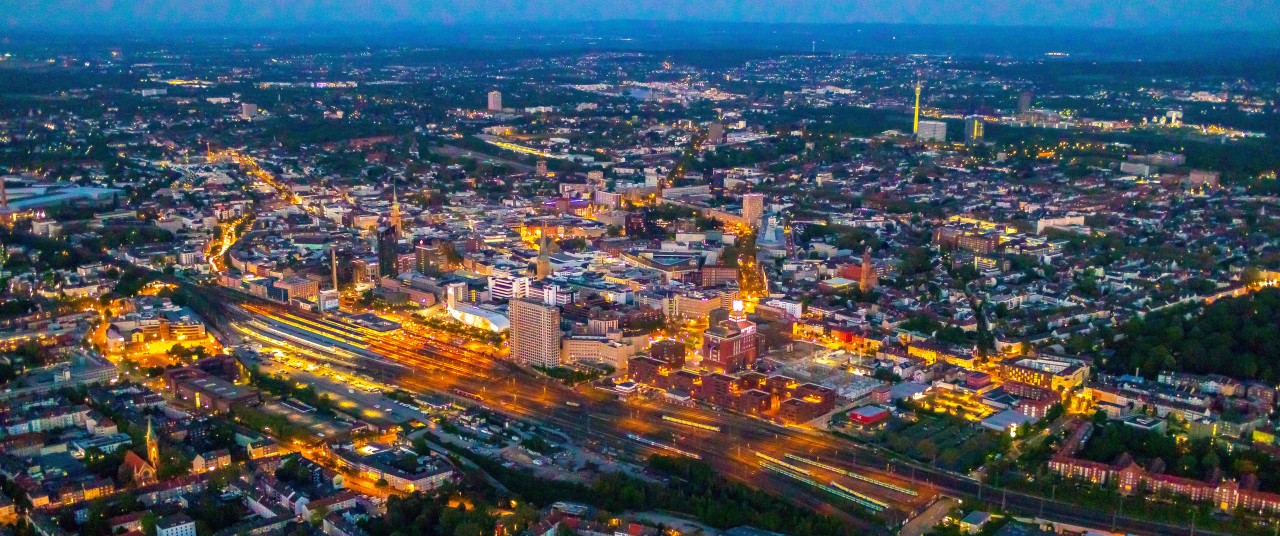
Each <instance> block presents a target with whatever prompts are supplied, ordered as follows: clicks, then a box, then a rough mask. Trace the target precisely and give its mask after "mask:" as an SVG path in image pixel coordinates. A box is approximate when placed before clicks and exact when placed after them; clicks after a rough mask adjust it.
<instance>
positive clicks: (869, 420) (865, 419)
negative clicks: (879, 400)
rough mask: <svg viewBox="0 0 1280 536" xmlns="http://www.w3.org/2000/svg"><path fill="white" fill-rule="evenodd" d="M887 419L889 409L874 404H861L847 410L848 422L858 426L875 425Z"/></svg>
mask: <svg viewBox="0 0 1280 536" xmlns="http://www.w3.org/2000/svg"><path fill="white" fill-rule="evenodd" d="M887 420H889V410H887V409H884V408H880V407H876V406H862V407H860V408H857V409H854V410H851V411H849V422H852V423H854V424H857V425H859V426H875V425H877V424H880V423H882V422H884V421H887Z"/></svg>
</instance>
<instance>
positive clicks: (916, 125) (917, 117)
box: [911, 80, 945, 135]
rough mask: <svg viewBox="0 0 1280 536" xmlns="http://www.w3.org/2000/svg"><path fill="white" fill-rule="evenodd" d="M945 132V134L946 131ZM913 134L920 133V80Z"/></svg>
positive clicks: (917, 83) (917, 87) (917, 88)
mask: <svg viewBox="0 0 1280 536" xmlns="http://www.w3.org/2000/svg"><path fill="white" fill-rule="evenodd" d="M943 132H945V130H944V131H943ZM911 133H912V134H917V135H918V134H919V133H920V81H919V80H916V106H915V114H914V116H913V119H912V121H911Z"/></svg>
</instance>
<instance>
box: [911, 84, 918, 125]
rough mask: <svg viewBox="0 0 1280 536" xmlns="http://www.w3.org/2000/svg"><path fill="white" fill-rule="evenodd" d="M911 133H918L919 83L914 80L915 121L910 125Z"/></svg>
mask: <svg viewBox="0 0 1280 536" xmlns="http://www.w3.org/2000/svg"><path fill="white" fill-rule="evenodd" d="M911 133H912V134H919V133H920V81H919V80H916V114H915V120H914V121H912V123H911Z"/></svg>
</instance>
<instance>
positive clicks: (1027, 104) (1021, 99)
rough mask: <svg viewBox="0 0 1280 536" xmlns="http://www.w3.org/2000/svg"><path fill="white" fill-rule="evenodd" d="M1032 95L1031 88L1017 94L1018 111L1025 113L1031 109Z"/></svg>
mask: <svg viewBox="0 0 1280 536" xmlns="http://www.w3.org/2000/svg"><path fill="white" fill-rule="evenodd" d="M1033 97H1034V95H1033V94H1032V93H1031V90H1026V91H1023V92H1022V93H1020V94H1018V113H1026V112H1029V111H1031V99H1032V98H1033Z"/></svg>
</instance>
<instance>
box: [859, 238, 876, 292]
mask: <svg viewBox="0 0 1280 536" xmlns="http://www.w3.org/2000/svg"><path fill="white" fill-rule="evenodd" d="M878 283H879V281H877V280H876V268H875V265H874V264H872V262H871V247H870V246H868V247H867V249H866V251H864V252H862V277H861V278H859V279H858V289H859V290H861V291H862V292H870V291H871V290H873V289H875V288H876V285H877V284H878Z"/></svg>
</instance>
